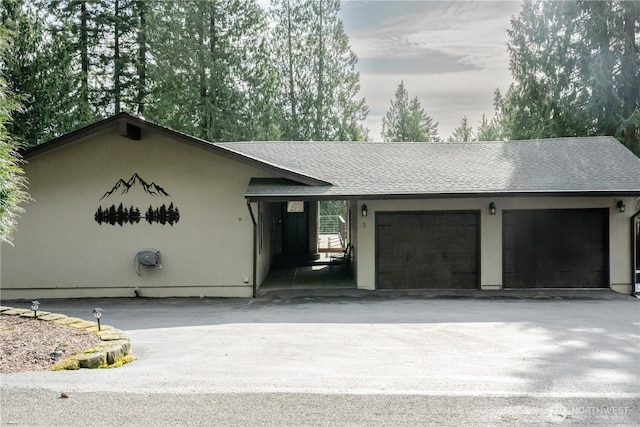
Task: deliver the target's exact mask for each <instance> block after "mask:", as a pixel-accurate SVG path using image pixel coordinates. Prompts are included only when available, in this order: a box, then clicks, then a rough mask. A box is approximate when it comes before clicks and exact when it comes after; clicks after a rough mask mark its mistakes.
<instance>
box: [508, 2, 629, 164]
mask: <svg viewBox="0 0 640 427" xmlns="http://www.w3.org/2000/svg"><path fill="white" fill-rule="evenodd" d="M508 34H509V39H510V40H509V46H508V47H509V55H510V68H511V73H512V75H513V77H514V80H515V83H514V84H513V85H512V86H511V87H510V88H509V90H508V91H507V93H506V94H505V96H504V98H503V99H502V100H501V102H500V105H501V113H502V114H503V119H504V121H503V124H504V126H505V130H506V131H507V133H508V135H509V137H510V138H511V139H524V138H544V137H557V136H589V135H614V136H616V137H618V139H620V140H621V141H622V142H624V143H625V144H626V145H627V146H628V147H629V148H631V149H632V150H633V151H634V152H636V153H637V154H640V141H639V139H638V129H640V48H639V44H638V40H639V39H640V5H639V4H638V2H633V1H610V2H587V1H567V2H544V1H540V0H525V1H523V6H522V11H521V12H520V14H519V15H518V16H517V17H514V18H513V19H512V22H511V29H510V30H509V31H508Z"/></svg>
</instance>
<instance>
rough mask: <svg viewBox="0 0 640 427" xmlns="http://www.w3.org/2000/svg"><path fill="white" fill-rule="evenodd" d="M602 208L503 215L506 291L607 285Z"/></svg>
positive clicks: (605, 215) (606, 237) (605, 222)
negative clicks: (509, 289)
mask: <svg viewBox="0 0 640 427" xmlns="http://www.w3.org/2000/svg"><path fill="white" fill-rule="evenodd" d="M608 220H609V212H608V210H607V209H555V210H522V211H519V210H518V211H516V210H514V211H505V212H503V217H502V221H503V222H502V230H503V231H502V237H503V245H502V247H503V279H504V287H505V288H599V287H607V286H608V276H609V275H608V265H609V262H608V261H609V256H608V252H609V243H608V242H609V233H608V230H609V228H608Z"/></svg>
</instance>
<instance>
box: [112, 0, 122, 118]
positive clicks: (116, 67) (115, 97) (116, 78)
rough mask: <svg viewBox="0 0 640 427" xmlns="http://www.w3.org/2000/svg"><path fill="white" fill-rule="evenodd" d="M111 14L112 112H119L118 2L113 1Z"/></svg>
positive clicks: (120, 63) (120, 66)
mask: <svg viewBox="0 0 640 427" xmlns="http://www.w3.org/2000/svg"><path fill="white" fill-rule="evenodd" d="M114 8H115V10H114V15H113V103H114V114H118V113H119V112H120V95H121V94H120V92H121V90H120V77H121V75H122V60H121V59H120V10H119V9H120V4H119V0H115V1H114Z"/></svg>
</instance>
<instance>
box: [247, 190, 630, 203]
mask: <svg viewBox="0 0 640 427" xmlns="http://www.w3.org/2000/svg"><path fill="white" fill-rule="evenodd" d="M473 197H482V198H506V197H640V189H638V190H594V191H583V190H579V191H578V190H570V191H548V190H545V191H491V192H478V193H470V192H461V193H394V194H339V193H336V194H318V195H309V194H285V193H272V194H265V195H259V194H251V193H246V194H245V199H247V200H248V201H249V202H285V201H289V200H301V201H312V200H398V199H468V198H473Z"/></svg>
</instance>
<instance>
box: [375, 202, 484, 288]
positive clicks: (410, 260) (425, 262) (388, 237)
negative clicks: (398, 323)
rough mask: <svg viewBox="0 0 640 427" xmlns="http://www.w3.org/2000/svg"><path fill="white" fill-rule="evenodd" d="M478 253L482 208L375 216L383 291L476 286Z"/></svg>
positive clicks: (379, 280)
mask: <svg viewBox="0 0 640 427" xmlns="http://www.w3.org/2000/svg"><path fill="white" fill-rule="evenodd" d="M478 254H479V215H478V213H477V212H406V213H405V212H403V213H396V212H389V213H378V214H377V216H376V287H377V288H378V289H429V288H431V289H442V288H449V289H474V288H476V287H477V286H478V278H479V274H478V270H479V269H478V265H479V263H478V259H479V256H478Z"/></svg>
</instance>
